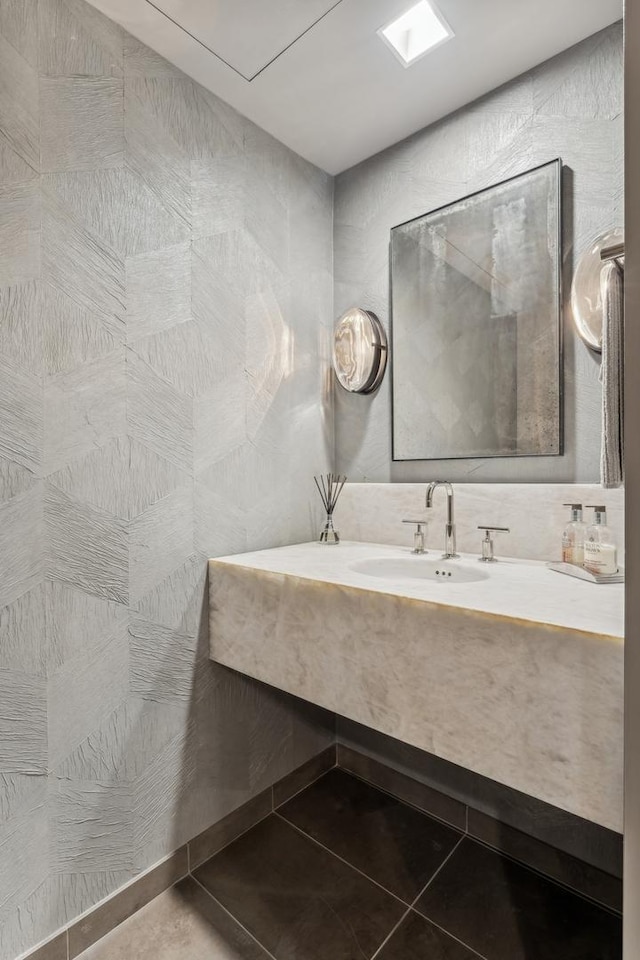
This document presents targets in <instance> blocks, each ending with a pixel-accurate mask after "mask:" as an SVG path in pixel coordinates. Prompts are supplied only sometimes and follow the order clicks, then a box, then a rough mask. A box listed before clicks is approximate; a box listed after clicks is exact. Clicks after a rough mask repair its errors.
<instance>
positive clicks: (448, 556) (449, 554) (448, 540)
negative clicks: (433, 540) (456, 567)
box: [426, 480, 460, 560]
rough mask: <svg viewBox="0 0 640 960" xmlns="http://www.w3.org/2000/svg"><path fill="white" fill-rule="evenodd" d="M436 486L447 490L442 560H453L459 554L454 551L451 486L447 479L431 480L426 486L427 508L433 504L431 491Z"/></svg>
mask: <svg viewBox="0 0 640 960" xmlns="http://www.w3.org/2000/svg"><path fill="white" fill-rule="evenodd" d="M436 487H444V488H445V490H446V492H447V522H446V524H445V527H444V553H443V555H442V559H443V560H455V559H456V558H457V557H459V556H460V554H459V553H456V525H455V523H454V522H453V487H452V486H451V484H450V483H449V481H448V480H433V481H432V482H431V483H430V484H429V486H428V487H427V499H426V505H427V508H429V507H432V506H433V492H434V490H435V489H436Z"/></svg>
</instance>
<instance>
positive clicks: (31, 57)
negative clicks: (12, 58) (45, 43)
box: [0, 0, 38, 67]
mask: <svg viewBox="0 0 640 960" xmlns="http://www.w3.org/2000/svg"><path fill="white" fill-rule="evenodd" d="M0 34H1V35H2V36H3V37H4V39H5V40H7V41H8V42H9V43H10V44H11V46H12V47H14V48H15V49H16V50H17V51H18V53H19V54H20V56H21V57H24V59H25V60H26V61H27V63H30V64H31V66H32V67H37V65H38V0H3V2H2V3H0Z"/></svg>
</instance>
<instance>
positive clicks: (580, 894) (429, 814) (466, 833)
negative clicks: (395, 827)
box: [314, 754, 622, 917]
mask: <svg viewBox="0 0 640 960" xmlns="http://www.w3.org/2000/svg"><path fill="white" fill-rule="evenodd" d="M362 756H366V754H362ZM337 767H338V769H339V770H342V771H344V773H348V774H349V775H350V776H352V777H355V779H356V780H360V781H361V782H362V783H365V784H367V785H368V786H370V787H373V788H374V789H376V790H379V791H380V792H381V793H384V794H386V795H387V796H390V797H393V798H394V800H398V801H399V802H400V803H403V804H405V806H407V807H410V808H412V809H414V810H417V811H418V813H421V814H423V815H424V816H427V817H431V819H432V820H437V821H438V822H439V823H442V824H444V825H445V826H447V827H450V828H451V829H452V830H457V831H458V832H459V833H462V835H463V836H467V837H468V838H469V839H470V840H473V841H474V842H475V843H479V844H481V845H482V846H484V847H487V848H488V849H489V850H492V851H493V852H494V853H498V854H499V855H500V856H503V857H506V858H507V859H508V860H510V861H511V862H513V863H516V864H518V865H519V866H521V867H524V869H525V870H530V871H531V872H532V873H534V874H536V875H537V876H539V877H541V878H542V879H543V880H548V881H549V882H550V883H554V884H555V885H556V886H558V887H560V888H561V889H563V890H567V891H568V892H569V893H572V894H573V895H574V896H576V897H580V899H582V900H586V901H587V903H591V904H593V905H594V906H596V907H600V908H601V909H602V910H605V911H606V912H607V913H611V914H613V916H616V917H621V916H622V911H621V910H618V909H617V908H616V907H613V906H611V905H610V904H608V903H605V902H603V901H602V900H598V899H597V898H596V897H594V896H590V895H589V894H587V893H584V891H582V890H579V889H578V888H577V887H574V886H572V885H571V884H570V883H568V882H565V881H563V880H559V879H558V878H557V877H554V876H552V875H551V874H549V873H545V872H544V870H540V869H538V868H537V867H534V866H533V865H532V864H530V863H529V862H528V861H526V860H521V859H519V858H518V857H515V856H513V855H512V854H509V853H507V852H505V851H504V850H503V849H502V848H501V847H498V846H495V845H494V844H492V843H489V842H488V841H487V840H483V839H482V838H481V837H477V836H476V835H475V834H474V833H472V832H471V830H470V828H469V810H470V809H471V808H470V807H469V804H464V808H465V816H464V820H465V823H464V826H463V827H461V826H459V825H458V824H456V823H453V822H452V821H451V820H445V819H444V818H443V817H441V816H438V814H436V813H433V812H432V811H431V810H427V809H425V808H424V807H420V806H418V805H417V804H415V803H412V802H411V801H410V800H406V799H405V798H404V797H401V796H400V795H399V794H398V793H394V792H393V791H392V790H390V789H388V788H386V787H381V786H380V785H379V784H378V783H376V781H374V780H369V779H367V778H366V777H365V776H363V775H362V774H360V773H356V772H355V771H354V770H352V769H350V768H349V767H343V766H341V765H340V763H338V764H337ZM389 769H393V768H391V767H390V768H389ZM398 772H400V771H398ZM403 776H408V774H403ZM409 779H414V778H412V777H409ZM314 782H315V781H314ZM415 782H416V783H418V784H421V782H420V781H419V780H416V781H415ZM421 785H423V786H426V787H427V788H428V789H433V790H435V792H436V793H437V792H439V791H437V790H436V788H435V787H429V785H428V784H421ZM442 795H443V796H444V797H448V795H447V794H442ZM450 799H452V800H454V801H456V798H455V797H451V798H450ZM456 802H457V803H462V801H461V800H457V801H456ZM496 822H497V823H501V822H502V821H500V820H498V821H496ZM514 829H515V828H514ZM533 839H534V840H535V839H537V838H535V837H534V838H533ZM539 842H540V843H544V842H545V841H539ZM568 856H571V854H568ZM594 869H599V868H597V867H595V868H594ZM603 872H606V871H603ZM616 879H617V878H616Z"/></svg>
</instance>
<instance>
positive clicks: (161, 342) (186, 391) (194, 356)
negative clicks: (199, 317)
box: [131, 320, 228, 397]
mask: <svg viewBox="0 0 640 960" xmlns="http://www.w3.org/2000/svg"><path fill="white" fill-rule="evenodd" d="M131 349H132V351H133V352H134V353H136V354H137V355H138V357H140V359H141V360H142V361H143V362H144V363H145V364H147V365H148V366H149V367H151V369H152V370H153V371H154V372H155V373H156V374H157V375H158V376H159V377H161V378H162V379H163V380H166V381H168V382H169V383H171V384H173V386H174V387H175V388H176V389H177V390H178V391H179V392H180V393H181V394H183V395H185V396H188V397H202V396H207V395H208V394H209V392H210V391H211V390H213V389H215V387H216V385H217V384H218V382H219V381H220V379H221V378H222V377H223V376H224V373H225V368H226V367H227V364H228V359H227V358H226V357H224V356H221V355H220V353H219V348H218V343H217V341H216V340H215V339H214V338H212V337H210V336H209V335H208V333H205V332H203V330H202V328H201V327H200V326H199V325H198V324H196V323H195V322H194V321H193V320H188V321H187V322H186V323H179V324H175V325H174V326H173V327H171V328H170V329H169V330H163V331H161V332H160V333H157V334H154V335H153V336H151V337H142V338H140V339H138V340H136V341H135V343H133V344H132V345H131Z"/></svg>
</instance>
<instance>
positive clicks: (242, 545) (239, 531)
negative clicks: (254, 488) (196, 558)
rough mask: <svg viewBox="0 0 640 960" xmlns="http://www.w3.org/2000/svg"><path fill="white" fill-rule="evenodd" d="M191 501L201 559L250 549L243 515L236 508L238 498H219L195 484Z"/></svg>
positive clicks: (196, 541)
mask: <svg viewBox="0 0 640 960" xmlns="http://www.w3.org/2000/svg"><path fill="white" fill-rule="evenodd" d="M238 486H239V487H240V484H239V485H238ZM194 501H195V505H194V516H195V545H196V549H197V550H198V552H199V553H200V555H201V556H202V557H203V558H204V557H207V556H213V557H220V556H224V555H226V554H232V553H244V552H245V551H246V550H248V549H249V541H248V538H247V521H246V514H245V513H243V511H242V508H241V507H240V506H239V505H238V502H237V496H233V497H232V498H230V497H229V496H222V495H221V494H220V493H219V492H217V491H213V490H210V489H209V488H208V487H207V486H206V485H205V484H203V483H200V482H196V484H195V491H194Z"/></svg>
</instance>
